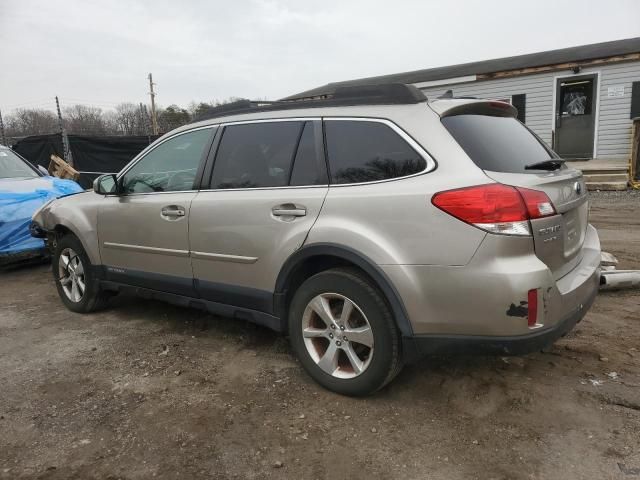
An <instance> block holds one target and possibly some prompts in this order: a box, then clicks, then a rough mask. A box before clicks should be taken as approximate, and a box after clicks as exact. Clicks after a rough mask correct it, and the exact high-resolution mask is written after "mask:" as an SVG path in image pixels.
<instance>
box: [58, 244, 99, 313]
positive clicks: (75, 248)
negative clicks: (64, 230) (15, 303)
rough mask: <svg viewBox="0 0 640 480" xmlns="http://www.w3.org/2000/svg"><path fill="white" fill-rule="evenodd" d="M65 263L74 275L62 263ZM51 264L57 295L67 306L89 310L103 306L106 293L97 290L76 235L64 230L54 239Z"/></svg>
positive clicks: (95, 309) (81, 310) (85, 311)
mask: <svg viewBox="0 0 640 480" xmlns="http://www.w3.org/2000/svg"><path fill="white" fill-rule="evenodd" d="M69 263H70V264H71V265H72V268H73V269H74V270H75V272H74V275H72V273H71V272H70V271H69V267H65V265H67V264H69ZM51 264H52V272H53V279H54V281H55V283H56V288H57V289H58V295H60V299H61V300H62V303H64V305H65V306H66V307H67V308H68V309H69V310H71V311H72V312H77V313H89V312H95V311H97V310H100V309H102V308H104V306H105V304H106V302H107V299H108V297H109V295H108V293H107V292H104V291H101V290H100V283H99V281H98V279H97V278H96V277H95V274H94V271H93V269H92V268H91V267H92V266H91V261H90V260H89V257H88V256H87V253H86V252H85V250H84V248H83V246H82V243H80V240H78V238H77V237H76V236H74V235H72V234H67V235H65V236H63V237H62V238H59V239H58V241H57V243H56V246H55V250H54V253H53V259H52V262H51ZM74 284H75V286H74ZM82 285H84V287H82ZM77 293H79V294H80V295H77Z"/></svg>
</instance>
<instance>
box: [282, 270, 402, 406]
mask: <svg viewBox="0 0 640 480" xmlns="http://www.w3.org/2000/svg"><path fill="white" fill-rule="evenodd" d="M347 302H350V303H351V306H350V307H349V308H347V311H350V312H351V313H350V314H346V315H347V317H346V318H347V319H346V320H345V319H343V318H342V315H343V313H344V310H343V308H345V304H346V303H347ZM318 312H321V313H318ZM322 312H323V313H322ZM321 314H322V317H321ZM322 318H324V320H323V319H322ZM331 324H333V326H331ZM343 328H344V329H343ZM303 330H304V333H303ZM338 332H339V333H338ZM349 336H351V338H349ZM289 337H290V340H291V344H292V347H293V349H294V351H295V352H296V354H297V355H298V358H299V359H300V362H301V363H302V366H303V368H304V369H305V370H306V371H307V373H308V374H309V375H310V376H311V377H312V378H313V379H314V380H315V381H316V382H318V383H319V384H320V385H322V386H323V387H325V388H327V389H329V390H332V391H334V392H336V393H340V394H342V395H349V396H364V395H369V394H371V393H373V392H375V391H377V390H379V389H381V388H382V387H384V386H385V385H386V384H387V383H389V382H390V381H391V380H393V378H394V377H395V376H396V375H397V374H398V373H399V372H400V370H401V368H402V356H401V350H400V334H399V332H398V330H397V328H396V325H395V322H394V320H393V316H392V314H391V310H390V309H389V306H388V305H387V302H386V301H385V298H384V297H383V295H382V294H381V293H380V291H379V290H378V289H377V288H376V287H375V286H374V285H373V284H372V283H371V281H370V280H368V279H367V278H366V277H365V276H364V275H362V274H361V273H360V272H359V271H358V270H356V269H350V268H337V269H331V270H326V271H324V272H321V273H318V274H316V275H314V276H312V277H310V278H308V279H307V280H306V281H305V282H304V283H303V284H302V285H301V286H300V287H299V288H298V290H297V291H296V292H295V294H294V296H293V299H292V302H291V305H290V308H289ZM368 344H371V345H370V346H369V345H368ZM354 354H355V355H356V357H354Z"/></svg>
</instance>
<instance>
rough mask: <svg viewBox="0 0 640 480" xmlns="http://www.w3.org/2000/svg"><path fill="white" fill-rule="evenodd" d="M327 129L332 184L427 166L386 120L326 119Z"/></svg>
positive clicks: (384, 177)
mask: <svg viewBox="0 0 640 480" xmlns="http://www.w3.org/2000/svg"><path fill="white" fill-rule="evenodd" d="M325 132H326V137H327V155H328V157H329V169H330V170H331V179H332V181H333V183H338V184H341V183H358V182H372V181H376V180H387V179H390V178H397V177H404V176H406V175H411V174H414V173H418V172H421V171H422V170H424V169H425V167H426V162H425V160H424V159H423V158H422V157H421V156H420V155H418V153H417V152H416V151H415V150H413V149H412V148H411V147H410V146H409V144H407V142H405V141H404V140H403V139H402V138H401V137H400V136H399V135H398V134H397V133H396V132H394V131H393V130H392V129H391V128H390V127H389V126H388V125H385V124H383V123H378V122H367V121H348V120H327V121H326V122H325Z"/></svg>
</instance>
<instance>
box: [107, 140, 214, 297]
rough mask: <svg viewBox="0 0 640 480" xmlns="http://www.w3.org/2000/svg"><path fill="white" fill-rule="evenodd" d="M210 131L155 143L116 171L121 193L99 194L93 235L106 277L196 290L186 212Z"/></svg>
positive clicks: (187, 292) (179, 290)
mask: <svg viewBox="0 0 640 480" xmlns="http://www.w3.org/2000/svg"><path fill="white" fill-rule="evenodd" d="M212 132H213V129H212V128H204V129H199V130H194V131H190V132H186V133H182V134H178V135H175V136H173V137H171V138H169V139H167V140H165V141H164V142H162V143H160V144H158V145H157V146H156V147H155V148H154V149H152V150H151V151H149V152H148V153H147V154H146V155H145V156H143V157H142V158H141V159H140V160H139V161H137V162H136V163H135V164H134V165H133V166H132V167H131V168H130V169H128V170H126V171H125V173H124V174H123V175H121V176H120V178H119V183H120V185H121V193H120V194H119V195H109V196H106V197H105V198H104V204H103V205H102V206H101V207H100V209H99V211H98V238H99V242H100V255H101V257H102V263H103V265H104V267H105V270H106V272H105V274H106V277H107V279H109V280H113V281H118V282H121V283H126V284H130V285H136V286H140V287H145V288H150V289H153V290H159V291H163V292H170V293H176V294H179V295H189V296H195V289H194V286H193V273H192V270H191V259H190V258H189V212H190V209H191V202H192V201H193V199H194V198H195V196H196V191H195V190H194V182H195V179H196V175H197V172H198V171H199V167H200V165H201V163H202V162H203V161H204V158H203V157H206V154H205V153H204V152H205V150H208V148H207V147H208V146H209V142H210V139H211V135H212Z"/></svg>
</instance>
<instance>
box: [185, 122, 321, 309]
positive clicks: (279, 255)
mask: <svg viewBox="0 0 640 480" xmlns="http://www.w3.org/2000/svg"><path fill="white" fill-rule="evenodd" d="M327 191H328V180H327V172H326V164H325V160H324V153H323V145H322V127H321V123H320V121H319V120H304V119H303V120H287V121H268V122H252V123H245V124H235V125H228V126H225V127H224V130H223V132H222V136H221V139H220V143H219V146H218V148H217V154H216V156H215V163H214V166H213V175H212V179H211V182H210V189H209V190H203V191H200V192H199V193H198V195H197V196H196V198H195V199H194V201H193V203H192V206H191V215H190V218H189V236H190V241H191V256H192V265H193V273H194V277H195V280H196V285H197V288H198V292H199V294H200V295H201V296H202V297H203V298H204V299H206V300H210V301H214V302H219V303H224V304H228V305H236V306H241V307H244V308H249V309H252V310H258V311H262V312H266V313H271V312H272V310H273V305H272V302H273V291H274V288H275V283H276V278H277V276H278V273H279V272H280V269H281V268H282V265H283V264H284V262H285V260H286V259H287V258H288V257H289V256H290V255H291V254H292V253H294V252H295V251H296V250H297V249H298V248H300V247H301V246H302V245H303V243H304V241H305V239H306V237H307V234H308V232H309V230H310V229H311V226H312V225H313V223H314V222H315V220H316V218H317V217H318V214H319V213H320V209H321V208H322V204H323V202H324V198H325V197H326V194H327Z"/></svg>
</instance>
